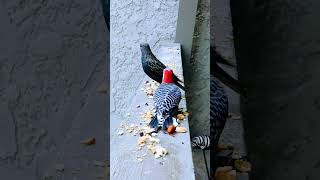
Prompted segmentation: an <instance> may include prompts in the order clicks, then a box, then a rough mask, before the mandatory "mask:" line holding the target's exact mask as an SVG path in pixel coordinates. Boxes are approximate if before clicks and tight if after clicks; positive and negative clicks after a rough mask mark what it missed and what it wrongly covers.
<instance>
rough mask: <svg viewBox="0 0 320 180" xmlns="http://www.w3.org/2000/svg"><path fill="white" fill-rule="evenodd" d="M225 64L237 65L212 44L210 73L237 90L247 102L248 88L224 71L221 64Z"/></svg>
mask: <svg viewBox="0 0 320 180" xmlns="http://www.w3.org/2000/svg"><path fill="white" fill-rule="evenodd" d="M218 63H220V64H225V65H227V66H229V67H235V64H233V63H231V62H229V61H228V60H226V59H224V58H223V57H222V56H221V55H220V54H219V53H218V52H217V50H216V47H215V46H210V74H211V75H213V76H214V77H216V78H217V79H219V80H220V81H221V82H222V83H223V84H225V85H227V86H228V87H229V88H231V89H232V90H233V91H235V92H237V93H238V94H239V95H240V96H241V97H242V98H243V100H245V102H246V101H247V98H248V95H247V90H246V89H245V88H244V87H243V86H242V85H241V84H240V82H239V81H238V80H236V79H234V78H233V77H232V76H230V75H229V74H228V73H227V72H226V71H224V70H223V69H222V68H221V67H220V66H219V65H218Z"/></svg>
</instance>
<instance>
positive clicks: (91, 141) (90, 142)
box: [81, 138, 96, 146]
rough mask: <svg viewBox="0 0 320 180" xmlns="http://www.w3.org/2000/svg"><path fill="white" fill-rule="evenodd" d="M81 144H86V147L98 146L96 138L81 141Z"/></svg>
mask: <svg viewBox="0 0 320 180" xmlns="http://www.w3.org/2000/svg"><path fill="white" fill-rule="evenodd" d="M81 144H85V145H88V146H90V145H94V144H96V138H89V139H86V140H83V141H81Z"/></svg>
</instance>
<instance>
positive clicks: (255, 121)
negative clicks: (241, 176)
mask: <svg viewBox="0 0 320 180" xmlns="http://www.w3.org/2000/svg"><path fill="white" fill-rule="evenodd" d="M316 7H320V2H319V1H316V0H307V1H287V0H286V1H280V0H276V1H264V0H259V1H258V0H251V1H247V2H241V4H240V3H235V2H234V1H233V3H232V9H233V11H232V12H233V13H235V14H233V16H234V17H236V18H234V20H235V21H236V22H234V25H235V26H236V27H237V28H238V29H239V28H240V24H239V22H240V19H239V18H237V17H240V14H241V20H242V21H241V37H240V35H237V36H236V46H237V47H238V48H237V56H238V57H240V55H241V59H240V58H239V60H240V61H239V77H240V80H241V81H242V82H243V83H244V84H245V85H246V87H248V94H249V103H248V104H243V105H242V111H243V116H244V123H245V129H246V139H247V144H248V152H249V157H250V158H251V159H252V162H253V163H254V167H255V171H254V172H253V173H252V176H253V177H252V178H253V179H259V180H267V179H268V180H269V179H272V180H280V179H281V180H282V179H291V180H295V179H297V180H298V179H299V180H301V179H320V175H319V173H317V171H318V170H319V169H318V168H319V166H318V162H319V160H320V157H319V156H317V155H316V153H315V152H319V150H320V147H319V145H317V143H316V142H319V140H320V132H319V129H320V122H319V116H320V111H319V110H320V106H319V104H320V103H319V102H320V95H319V92H320V83H319V82H320V71H319V68H320V61H319V58H320V49H319V47H320V46H319V45H320V34H319V32H320V26H319V24H317V23H315V22H314V20H315V19H319V17H320V11H319V9H317V8H316ZM236 34H237V33H236ZM240 39H241V44H240V42H239V40H240ZM239 47H241V52H240V48H239Z"/></svg>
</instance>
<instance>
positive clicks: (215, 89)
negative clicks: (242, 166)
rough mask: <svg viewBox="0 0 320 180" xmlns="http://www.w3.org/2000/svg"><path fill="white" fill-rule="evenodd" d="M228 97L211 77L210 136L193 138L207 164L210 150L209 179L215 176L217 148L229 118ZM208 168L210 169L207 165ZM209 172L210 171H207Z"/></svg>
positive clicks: (195, 146)
mask: <svg viewBox="0 0 320 180" xmlns="http://www.w3.org/2000/svg"><path fill="white" fill-rule="evenodd" d="M228 108H229V103H228V97H227V94H226V92H225V90H224V89H223V87H222V86H221V84H220V82H219V81H218V79H216V78H215V77H214V76H213V75H210V136H207V135H201V136H196V137H193V138H192V140H191V141H192V147H193V148H196V149H201V150H202V151H203V156H204V159H205V162H206V158H205V153H204V150H210V173H209V172H208V178H209V179H211V178H210V177H213V176H214V173H215V171H216V168H217V165H216V164H215V162H216V161H215V157H216V146H217V145H218V142H219V139H220V136H221V133H222V131H223V129H224V127H225V124H226V121H227V118H228ZM206 167H207V169H208V166H207V163H206ZM207 171H208V170H207Z"/></svg>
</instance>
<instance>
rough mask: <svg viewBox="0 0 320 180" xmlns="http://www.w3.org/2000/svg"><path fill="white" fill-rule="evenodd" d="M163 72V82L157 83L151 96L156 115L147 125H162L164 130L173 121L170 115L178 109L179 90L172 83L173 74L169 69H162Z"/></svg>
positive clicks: (155, 126) (153, 126)
mask: <svg viewBox="0 0 320 180" xmlns="http://www.w3.org/2000/svg"><path fill="white" fill-rule="evenodd" d="M163 74H164V75H163V82H162V83H161V84H160V85H159V87H158V88H157V90H156V92H155V94H154V97H153V100H154V107H155V109H156V116H155V117H154V118H153V119H152V120H151V122H150V123H149V125H150V126H151V127H152V128H155V129H158V128H157V127H162V129H163V130H165V129H166V128H167V127H168V126H169V125H171V124H173V123H174V122H173V118H172V116H173V115H174V113H175V112H176V110H177V109H178V106H179V103H180V100H181V91H180V89H179V87H178V86H177V85H175V84H174V80H173V76H174V75H173V71H172V70H171V69H169V68H166V69H164V70H163Z"/></svg>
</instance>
